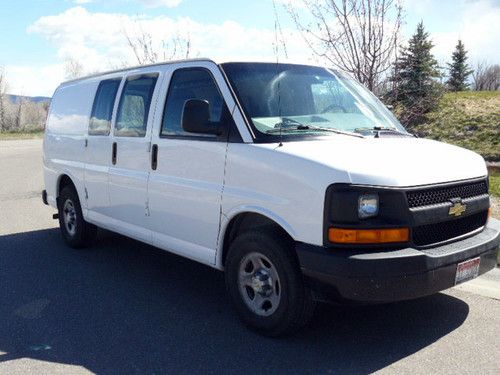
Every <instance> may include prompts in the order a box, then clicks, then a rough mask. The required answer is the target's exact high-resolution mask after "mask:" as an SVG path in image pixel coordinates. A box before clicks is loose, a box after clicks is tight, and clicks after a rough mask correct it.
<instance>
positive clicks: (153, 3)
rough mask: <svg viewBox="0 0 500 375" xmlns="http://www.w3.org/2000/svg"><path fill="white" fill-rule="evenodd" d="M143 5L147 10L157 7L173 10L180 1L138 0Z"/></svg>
mask: <svg viewBox="0 0 500 375" xmlns="http://www.w3.org/2000/svg"><path fill="white" fill-rule="evenodd" d="M138 1H139V2H141V3H143V4H144V6H145V7H148V8H159V7H167V8H175V7H176V6H178V5H179V4H180V3H182V0H138Z"/></svg>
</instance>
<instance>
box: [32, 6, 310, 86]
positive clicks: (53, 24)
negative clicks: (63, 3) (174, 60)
mask: <svg viewBox="0 0 500 375" xmlns="http://www.w3.org/2000/svg"><path fill="white" fill-rule="evenodd" d="M140 30H144V31H145V32H147V33H149V34H151V36H152V37H153V40H154V41H155V44H156V45H157V46H159V45H161V43H162V41H164V40H166V41H169V40H171V39H172V38H173V37H174V36H175V35H180V36H181V37H184V38H189V39H190V41H191V52H192V53H191V57H198V56H199V57H208V58H213V59H215V60H250V59H251V60H259V61H262V60H268V61H269V60H270V61H274V60H275V59H276V57H275V55H274V50H273V43H274V41H275V35H274V29H257V28H248V27H244V26H242V25H240V24H239V23H237V22H235V21H224V22H222V23H217V24H207V23H201V22H197V21H194V20H192V19H190V18H188V17H185V18H178V19H173V18H170V17H167V16H163V15H162V16H156V17H148V16H144V15H138V16H129V15H125V14H119V13H92V12H89V11H88V10H86V9H85V8H83V7H80V6H78V7H74V8H71V9H68V10H66V11H65V12H62V13H60V14H57V15H52V16H45V17H41V18H39V19H38V20H37V21H36V22H35V23H33V24H32V25H31V26H30V27H29V28H28V32H29V33H32V34H39V35H42V36H43V37H45V38H46V39H47V40H48V41H50V42H51V43H52V45H54V47H55V48H56V50H57V57H58V59H59V61H60V64H59V65H58V66H59V68H60V70H61V71H60V72H58V74H57V77H58V79H61V77H62V76H63V75H64V72H63V69H64V68H63V66H64V64H63V63H64V61H65V60H67V59H75V60H77V61H79V62H80V63H81V64H82V65H83V66H84V67H85V70H86V71H91V72H93V71H103V70H109V69H110V68H112V67H116V66H123V65H124V64H127V65H135V64H136V63H137V62H136V61H135V59H134V56H133V53H132V51H131V49H130V47H129V46H128V45H127V40H126V37H125V33H127V34H128V35H129V36H131V37H134V36H137V35H138V34H139V33H140ZM283 34H284V35H285V38H286V43H287V51H288V55H289V57H290V58H292V59H294V60H296V61H297V60H298V61H302V62H306V61H311V57H310V52H309V51H308V50H307V48H306V46H305V44H304V43H303V41H302V38H301V37H300V36H299V35H297V32H296V31H295V30H291V29H284V30H283ZM281 60H283V61H284V60H285V58H284V56H283V54H281V55H280V61H281ZM54 82H55V79H51V80H47V85H46V87H45V88H44V89H43V90H41V89H40V86H36V90H35V89H30V88H28V87H25V90H26V93H27V94H32V93H33V94H39V93H40V92H42V93H43V94H51V93H52V91H53V90H54V88H55V85H54ZM34 87H35V86H34ZM37 90H41V91H37Z"/></svg>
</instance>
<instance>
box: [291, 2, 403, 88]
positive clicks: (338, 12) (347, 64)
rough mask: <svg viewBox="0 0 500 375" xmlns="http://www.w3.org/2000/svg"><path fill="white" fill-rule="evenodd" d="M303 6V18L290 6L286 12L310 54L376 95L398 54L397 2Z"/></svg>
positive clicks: (399, 21) (400, 12)
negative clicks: (353, 78) (351, 77)
mask: <svg viewBox="0 0 500 375" xmlns="http://www.w3.org/2000/svg"><path fill="white" fill-rule="evenodd" d="M302 2H303V5H304V7H305V9H306V13H307V14H306V15H304V14H300V15H299V12H298V10H297V8H296V7H294V6H293V5H292V4H291V3H289V4H287V5H286V9H287V11H288V13H289V14H290V16H291V18H292V20H293V21H294V23H295V25H296V27H297V29H298V31H299V32H300V33H301V35H302V37H303V38H304V40H305V42H306V43H307V45H308V46H309V47H310V48H311V51H312V52H313V54H314V55H316V56H318V57H320V58H324V59H326V60H328V61H329V62H331V63H332V64H333V65H334V66H335V67H337V68H339V69H341V70H344V71H346V72H348V73H351V74H353V75H354V76H355V77H356V78H357V79H358V80H359V81H360V82H361V83H363V84H365V85H366V86H367V87H368V88H369V89H370V90H375V91H376V90H377V88H378V86H379V85H380V84H381V82H382V80H383V78H384V75H385V74H386V72H387V71H388V70H389V69H390V67H391V63H392V62H393V61H394V55H395V51H396V50H397V45H398V39H399V33H400V30H401V25H402V23H403V17H404V15H403V8H402V5H401V2H400V0H302ZM307 19H309V21H305V20H307ZM311 20H312V21H311Z"/></svg>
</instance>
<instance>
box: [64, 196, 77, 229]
mask: <svg viewBox="0 0 500 375" xmlns="http://www.w3.org/2000/svg"><path fill="white" fill-rule="evenodd" d="M63 219H64V226H65V227H66V231H67V232H68V234H69V235H70V236H74V235H75V233H76V209H75V205H74V204H73V202H72V201H71V200H70V199H66V202H64V206H63Z"/></svg>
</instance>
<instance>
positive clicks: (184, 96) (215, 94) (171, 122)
mask: <svg viewBox="0 0 500 375" xmlns="http://www.w3.org/2000/svg"><path fill="white" fill-rule="evenodd" d="M189 99H203V100H206V101H208V103H209V107H210V122H212V123H217V122H220V121H221V120H222V114H223V107H224V106H225V103H224V99H223V97H222V95H221V93H220V92H219V89H218V88H217V85H216V83H215V81H214V79H213V77H212V75H211V74H210V72H209V71H207V70H206V69H201V68H188V69H179V70H176V71H175V72H174V74H173V76H172V79H171V80H170V88H169V91H168V95H167V101H166V103H165V110H164V114H163V124H162V129H161V135H162V136H172V135H180V136H195V137H212V138H214V137H216V136H215V135H209V134H208V135H204V134H192V133H187V132H185V131H184V130H182V124H181V121H182V111H183V109H184V103H185V102H186V101H187V100H189Z"/></svg>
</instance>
